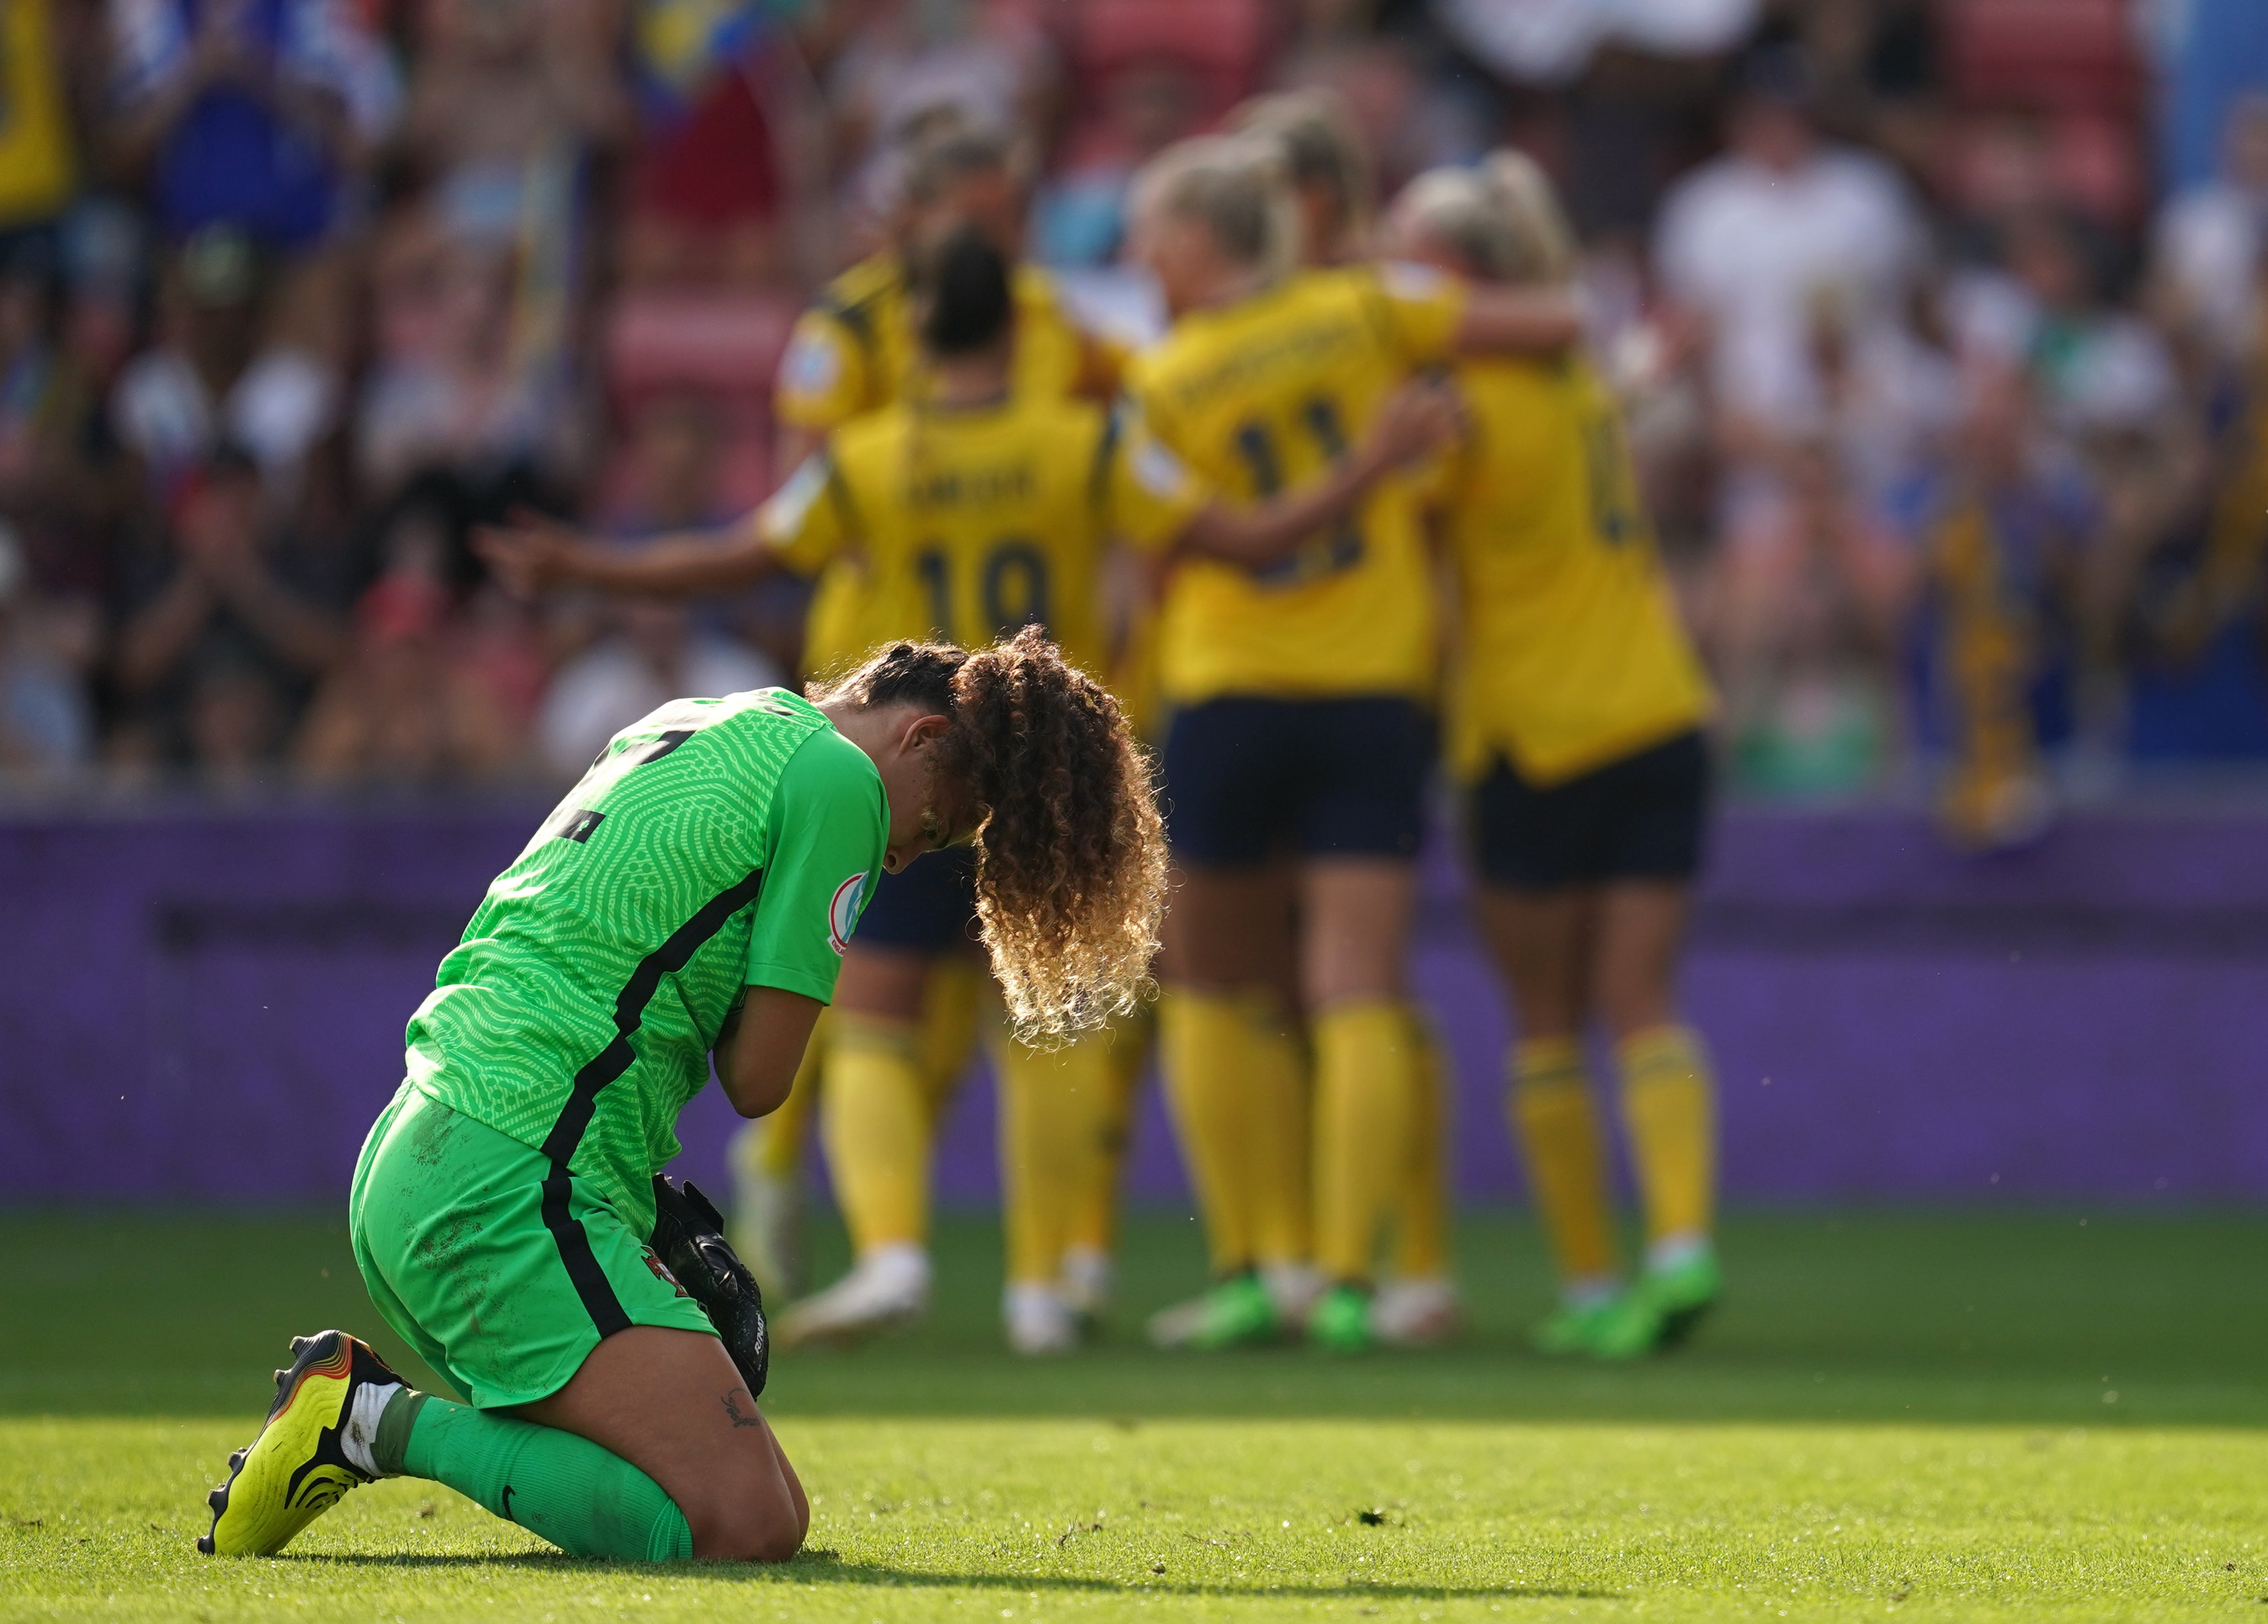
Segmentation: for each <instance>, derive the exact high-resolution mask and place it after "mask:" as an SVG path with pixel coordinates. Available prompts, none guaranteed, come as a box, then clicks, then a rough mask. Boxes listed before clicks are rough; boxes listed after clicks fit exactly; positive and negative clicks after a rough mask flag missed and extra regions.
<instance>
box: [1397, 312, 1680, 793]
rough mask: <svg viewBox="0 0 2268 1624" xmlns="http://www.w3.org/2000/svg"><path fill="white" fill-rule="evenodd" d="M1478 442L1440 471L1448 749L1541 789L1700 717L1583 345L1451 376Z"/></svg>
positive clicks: (1618, 435)
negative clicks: (1445, 552)
mask: <svg viewBox="0 0 2268 1624" xmlns="http://www.w3.org/2000/svg"><path fill="white" fill-rule="evenodd" d="M1457 382H1458V385H1459V387H1460V389H1461V390H1462V393H1463V395H1464V399H1465V402H1466V407H1467V410H1468V412H1469V415H1470V421H1471V424H1472V434H1471V437H1470V438H1469V440H1468V441H1467V442H1466V444H1465V445H1464V446H1463V447H1462V450H1461V451H1460V452H1459V454H1458V455H1457V457H1456V458H1455V459H1454V461H1453V462H1452V463H1451V464H1450V465H1449V467H1447V470H1445V473H1444V479H1443V486H1442V496H1443V501H1444V503H1445V508H1444V517H1445V519H1446V527H1447V534H1448V539H1449V543H1450V547H1451V551H1452V555H1453V556H1454V561H1455V563H1456V569H1457V577H1458V587H1459V596H1460V599H1461V603H1460V609H1461V614H1462V626H1461V631H1462V636H1460V637H1459V639H1458V649H1457V655H1456V659H1455V662H1454V672H1453V674H1452V678H1451V682H1450V703H1449V755H1450V761H1451V763H1452V765H1453V766H1454V768H1455V769H1456V771H1457V772H1458V773H1459V774H1460V775H1462V776H1464V777H1466V778H1468V779H1471V778H1476V777H1478V776H1480V775H1483V774H1484V773H1486V772H1487V771H1488V770H1489V768H1490V766H1491V763H1492V762H1493V761H1494V760H1495V758H1496V757H1497V756H1499V754H1501V755H1504V756H1506V757H1508V758H1509V759H1510V760H1511V761H1512V764H1513V766H1514V767H1515V768H1518V769H1519V772H1520V775H1521V777H1523V778H1525V779H1527V780H1528V781H1529V782H1530V783H1535V784H1551V783H1559V782H1562V781H1564V780H1566V779H1569V778H1572V777H1575V776H1577V775H1580V774H1582V773H1585V772H1587V771H1589V770H1591V769H1592V768H1596V767H1602V766H1605V765H1606V764H1607V763H1608V762H1609V761H1615V760H1616V759H1617V758H1618V757H1621V756H1624V755H1627V754H1629V753H1631V752H1633V751H1635V750H1638V749H1642V748H1644V747H1645V746H1649V745H1653V744H1658V743H1660V742H1661V740H1663V739H1668V738H1671V737H1673V736H1675V734H1678V733H1681V732H1683V731H1685V730H1686V729H1688V728H1690V727H1693V726H1695V725H1696V724H1699V723H1701V722H1703V721H1705V720H1706V719H1707V717H1708V716H1709V714H1710V711H1711V709H1712V697H1711V694H1710V690H1709V681H1708V679H1707V677H1705V675H1704V674H1703V672H1702V670H1701V663H1700V661H1699V659H1698V658H1696V656H1695V654H1694V651H1693V645H1692V643H1690V641H1689V640H1688V639H1687V637H1686V636H1685V631H1684V628H1683V626H1682V625H1681V624H1680V623H1679V621H1678V618H1677V609H1676V606H1675V602H1674V601H1673V600H1672V599H1671V596H1670V591H1669V583H1668V577H1666V576H1665V575H1664V574H1663V572H1662V570H1661V562H1660V559H1659V558H1658V556H1657V555H1656V553H1655V550H1654V542H1653V525H1652V524H1651V522H1650V521H1649V520H1648V518H1647V517H1646V509H1645V504H1644V503H1642V502H1641V501H1640V499H1639V497H1638V489H1637V484H1636V481H1635V480H1634V478H1633V476H1632V474H1631V464H1630V456H1629V453H1628V451H1627V450H1626V448H1625V446H1624V441H1623V433H1622V423H1621V419H1620V415H1619V414H1618V413H1617V412H1616V405H1615V400H1614V397H1613V395H1612V394H1611V393H1609V391H1608V389H1607V387H1606V386H1605V384H1604V383H1603V382H1602V380H1601V379H1600V378H1599V376H1598V374H1597V372H1596V371H1594V369H1593V368H1592V366H1591V364H1590V363H1589V362H1588V361H1587V360H1586V359H1584V358H1583V357H1582V356H1580V354H1575V355H1569V356H1564V357H1561V358H1559V359H1557V360H1526V359H1511V358H1504V359H1493V360H1487V361H1474V362H1468V363H1466V364H1463V365H1462V366H1460V367H1459V368H1458V369H1457Z"/></svg>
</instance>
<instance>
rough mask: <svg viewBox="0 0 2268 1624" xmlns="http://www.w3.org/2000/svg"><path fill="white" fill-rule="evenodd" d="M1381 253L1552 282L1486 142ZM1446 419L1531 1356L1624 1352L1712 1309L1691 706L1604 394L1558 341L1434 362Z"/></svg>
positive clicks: (1461, 645)
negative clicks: (1630, 1180)
mask: <svg viewBox="0 0 2268 1624" xmlns="http://www.w3.org/2000/svg"><path fill="white" fill-rule="evenodd" d="M1391 230H1392V236H1393V239H1394V246H1395V249H1396V251H1397V252H1399V253H1400V254H1403V255H1404V256H1405V257H1407V258H1409V259H1410V260H1413V261H1424V262H1426V263H1429V264H1432V265H1435V266H1438V267H1440V268H1443V269H1446V270H1449V271H1453V272H1454V273H1456V274H1458V275H1460V276H1470V277H1473V278H1474V279H1476V281H1478V282H1483V283H1488V284H1491V285H1496V286H1504V287H1514V288H1558V287H1565V286H1566V285H1567V284H1568V283H1569V282H1570V281H1571V280H1572V277H1573V275H1574V270H1575V262H1574V261H1575V256H1574V248H1573V239H1572V235H1571V233H1570V232H1569V231H1568V229H1567V226H1566V223H1565V219H1564V217H1562V215H1561V213H1560V211H1559V207H1558V203H1557V200H1556V199H1555V198H1554V197H1553V196H1552V193H1551V187H1550V182H1549V181H1548V180H1546V179H1545V178H1544V175H1543V172H1542V171H1541V170H1539V169H1538V168H1537V167H1536V166H1535V164H1534V163H1532V162H1531V161H1529V160H1528V158H1523V157H1521V156H1519V155H1517V154H1513V153H1499V154H1497V155H1496V156H1494V157H1492V158H1491V159H1490V160H1489V161H1488V162H1487V164H1486V165H1484V166H1483V167H1482V168H1481V169H1480V170H1478V171H1477V172H1475V171H1447V170H1443V171H1435V172H1433V173H1428V174H1425V175H1421V176H1419V177H1418V179H1417V180H1414V181H1412V182H1411V183H1410V187H1409V188H1408V189H1407V190H1406V191H1405V192H1404V193H1403V195H1402V197H1401V198H1400V200H1399V201H1398V202H1397V203H1396V204H1395V209H1394V211H1393V217H1392V221H1391ZM1457 384H1458V388H1459V391H1460V393H1462V396H1463V398H1464V400H1465V402H1466V407H1467V409H1468V411H1469V413H1470V415H1471V419H1472V430H1471V434H1470V437H1469V439H1468V441H1467V443H1466V445H1465V446H1464V447H1463V449H1462V452H1461V453H1460V455H1459V456H1458V457H1457V458H1456V459H1454V463H1453V467H1452V469H1451V472H1450V474H1449V475H1448V477H1447V482H1446V492H1445V498H1444V500H1445V506H1446V519H1447V533H1448V536H1449V540H1450V546H1451V549H1452V552H1453V555H1454V559H1455V562H1456V567H1457V571H1458V577H1459V582H1460V588H1461V590H1460V592H1459V599H1458V600H1459V603H1460V606H1461V613H1462V625H1461V627H1460V628H1459V631H1458V635H1457V636H1456V637H1455V638H1454V640H1453V641H1454V645H1455V647H1456V648H1457V650H1458V661H1457V666H1456V670H1455V673H1454V680H1453V683H1452V686H1451V692H1450V700H1449V707H1448V716H1449V757H1450V761H1451V764H1452V766H1453V767H1454V770H1455V773H1456V776H1457V779H1458V781H1459V782H1460V783H1462V785H1463V786H1464V789H1465V795H1466V802H1467V814H1468V825H1469V830H1470V833H1471V838H1472V842H1473V857H1474V862H1475V863H1476V866H1477V867H1478V869H1479V871H1480V877H1481V887H1480V915H1481V922H1482V926H1483V930H1484V934H1485V935H1486V937H1487V938H1488V942H1489V945H1490V947H1491V950H1492V952H1494V954H1495V957H1496V959H1497V962H1498V964H1499V966H1500V967H1501V968H1502V970H1503V973H1504V977H1505V981H1506V986H1507V987H1508V988H1509V989H1510V991H1511V994H1512V998H1513V1004H1514V1005H1515V1006H1516V1009H1517V1011H1518V1016H1519V1023H1520V1031H1521V1042H1520V1044H1519V1046H1518V1047H1517V1048H1516V1049H1515V1050H1514V1051H1513V1055H1512V1058H1511V1065H1510V1069H1511V1073H1512V1091H1511V1097H1510V1105H1511V1116H1512V1120H1513V1124H1514V1125H1515V1129H1516V1134H1517V1136H1518V1137H1519V1139H1520V1140H1521V1143H1523V1144H1524V1145H1525V1147H1526V1149H1527V1153H1528V1166H1529V1170H1530V1175H1531V1180H1532V1182H1533V1185H1534V1187H1535V1195H1536V1201H1537V1205H1538V1206H1539V1207H1540V1208H1541V1209H1542V1211H1543V1218H1544V1221H1545V1226H1546V1229H1547V1230H1548V1231H1549V1232H1550V1237H1551V1240H1552V1245H1553V1249H1554V1251H1555V1253H1557V1260H1558V1266H1559V1275H1560V1290H1561V1297H1560V1304H1559V1306H1558V1308H1557V1310H1556V1312H1553V1313H1552V1314H1551V1315H1550V1317H1549V1318H1547V1319H1544V1320H1543V1322H1542V1323H1541V1324H1540V1325H1539V1326H1537V1327H1536V1328H1535V1343H1536V1345H1537V1346H1538V1347H1539V1348H1542V1349H1543V1350H1544V1351H1546V1352H1550V1353H1562V1354H1589V1355H1593V1356H1598V1357H1602V1358H1610V1359H1626V1358H1631V1357H1635V1356H1639V1355H1643V1354H1645V1353H1647V1352H1650V1351H1651V1350H1653V1348H1658V1347H1661V1346H1662V1345H1663V1344H1665V1343H1667V1342H1669V1341H1674V1340H1675V1339H1676V1338H1677V1337H1679V1336H1681V1335H1682V1334H1683V1333H1684V1332H1685V1331H1686V1330H1687V1329H1688V1328H1690V1326H1691V1325H1692V1323H1693V1322H1694V1321H1695V1320H1696V1319H1698V1318H1699V1317H1700V1315H1701V1314H1702V1313H1704V1312H1705V1311H1706V1310H1707V1309H1708V1307H1709V1306H1710V1304H1712V1303H1713V1302H1714V1301H1715V1300H1716V1297H1717V1295H1718V1290H1719V1273H1718V1267H1717V1260H1716V1254H1715V1251H1714V1249H1713V1246H1712V1240H1711V1225H1712V1208H1713V1201H1714V1194H1715V1139H1714V1126H1713V1093H1712V1081H1711V1077H1710V1070H1709V1062H1708V1057H1707V1054H1705V1051H1704V1049H1703V1048H1702V1046H1701V1043H1700V1040H1699V1039H1698V1038H1697V1036H1696V1035H1695V1033H1694V1032H1692V1031H1691V1029H1690V1028H1689V1027H1687V1026H1686V1025H1684V1024H1683V1022H1682V1020H1681V1019H1680V1018H1679V1015H1678V1012H1677V1005H1676V999H1675V989H1674V984H1673V983H1674V978H1675V968H1676V963H1677V956H1678V950H1679V947H1680V945H1681V943H1682V939H1683V933H1684V927H1685V919H1686V908H1687V898H1688V894H1689V893H1690V888H1691V882H1692V878H1693V876H1694V873H1695V871H1696V870H1697V866H1698V864H1699V862H1700V856H1701V844H1702V834H1703V828H1704V823H1705V813H1706V806H1707V798H1708V777H1709V757H1708V751H1707V748H1706V746H1705V742H1704V739H1703V737H1702V731H1701V730H1702V728H1703V726H1704V725H1705V723H1706V722H1707V720H1708V718H1709V716H1710V713H1711V709H1712V697H1711V694H1710V690H1709V686H1708V683H1707V680H1706V679H1705V677H1704V675H1703V674H1702V670H1701V666H1700V663H1699V661H1698V660H1697V658H1695V655H1694V652H1693V650H1692V648H1691V647H1690V644H1689V643H1688V642H1687V640H1686V637H1685V634H1684V632H1683V628H1681V626H1680V625H1679V622H1678V619H1677V614H1676V611H1675V606H1674V605H1673V604H1672V602H1671V598H1670V592H1669V587H1668V581H1667V580H1666V579H1665V577H1664V576H1663V573H1662V570H1661V564H1660V562H1659V561H1658V559H1657V557H1656V555H1655V551H1654V545H1653V529H1652V526H1651V525H1649V524H1648V522H1647V519H1646V512H1645V510H1644V508H1643V506H1642V504H1641V503H1640V502H1639V499H1638V492H1637V489H1636V486H1635V483H1634V481H1633V480H1632V477H1631V467H1630V462H1629V459H1628V456H1627V455H1626V453H1625V452H1624V445H1623V436H1622V428H1621V423H1620V422H1619V418H1618V415H1617V412H1616V403H1615V400H1614V399H1613V397H1612V395H1611V394H1610V393H1609V391H1608V389H1607V387H1606V386H1605V385H1604V384H1603V383H1602V381H1601V379H1600V378H1599V376H1598V373H1597V372H1596V371H1594V368H1593V367H1592V366H1591V364H1590V363H1589V362H1588V361H1587V359H1585V358H1584V357H1583V356H1581V355H1580V354H1570V355H1566V356H1560V357H1558V358H1557V359H1555V360H1552V361H1550V362H1548V363H1546V362H1536V361H1526V360H1519V359H1513V358H1508V357H1500V358H1497V359H1493V360H1485V361H1481V360H1473V361H1467V362H1465V363H1463V364H1461V365H1460V366H1459V368H1458V370H1457ZM1594 1020H1596V1021H1597V1022H1598V1023H1599V1024H1600V1025H1602V1026H1603V1028H1604V1029H1605V1032H1606V1034H1607V1036H1608V1037H1609V1038H1610V1039H1611V1040H1613V1043H1614V1046H1615V1054H1616V1062H1617V1064H1618V1066H1619V1068H1620V1069H1621V1072H1622V1101H1623V1116H1624V1123H1625V1125H1626V1127H1627V1128H1628V1131H1629V1135H1630V1144H1631V1162H1632V1165H1633V1166H1634V1167H1635V1168H1636V1170H1637V1172H1638V1186H1639V1191H1640V1194H1641V1195H1642V1196H1643V1198H1644V1203H1645V1208H1646V1257H1645V1263H1644V1268H1643V1269H1642V1271H1641V1272H1640V1273H1639V1275H1638V1279H1637V1281H1636V1282H1635V1283H1634V1284H1631V1285H1629V1286H1628V1287H1625V1286H1624V1282H1623V1278H1622V1274H1621V1270H1620V1267H1619V1265H1618V1263H1617V1260H1616V1246H1615V1244H1614V1236H1613V1227H1612V1223H1611V1218H1610V1215H1609V1208H1608V1201H1607V1189H1606V1168H1605V1160H1604V1157H1603V1154H1602V1147H1601V1142H1600V1132H1599V1125H1598V1121H1597V1114H1596V1109H1595V1106H1594V1096H1593V1091H1592V1088H1591V1083H1590V1078H1589V1077H1588V1076H1587V1073H1586V1069H1585V1063H1584V1058H1583V1047H1582V1046H1583V1041H1584V1038H1585V1034H1586V1031H1587V1027H1588V1026H1589V1025H1590V1024H1591V1023H1592V1022H1593V1021H1594Z"/></svg>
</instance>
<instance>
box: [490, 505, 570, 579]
mask: <svg viewBox="0 0 2268 1624" xmlns="http://www.w3.org/2000/svg"><path fill="white" fill-rule="evenodd" d="M582 546H583V540H582V538H581V537H580V536H578V535H577V534H576V533H574V532H573V531H571V530H570V529H568V528H567V526H566V525H563V524H560V523H559V522H558V521H557V520H556V519H552V518H545V517H544V516H543V515H542V514H541V513H537V512H535V511H533V510H531V509H528V508H518V509H515V510H513V512H512V522H511V523H510V524H508V525H480V526H479V527H478V528H476V529H475V531H474V532H473V551H474V552H475V553H476V554H478V555H480V559H481V562H482V563H484V564H486V565H487V566H488V567H489V569H490V570H492V571H493V572H494V573H495V575H496V578H497V581H498V582H500V583H501V584H503V586H504V591H506V592H510V593H511V594H512V596H513V597H515V598H535V597H540V596H541V594H542V593H544V592H548V591H549V590H550V589H551V588H552V587H554V586H556V585H557V584H559V583H560V582H561V581H563V580H566V579H568V578H570V577H571V566H572V563H573V561H574V558H575V555H576V554H577V553H578V551H580V550H581V548H582Z"/></svg>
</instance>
